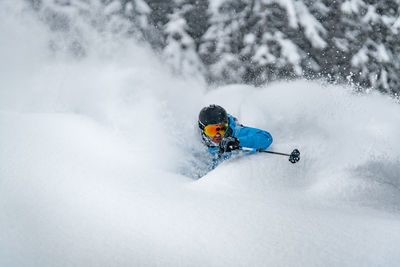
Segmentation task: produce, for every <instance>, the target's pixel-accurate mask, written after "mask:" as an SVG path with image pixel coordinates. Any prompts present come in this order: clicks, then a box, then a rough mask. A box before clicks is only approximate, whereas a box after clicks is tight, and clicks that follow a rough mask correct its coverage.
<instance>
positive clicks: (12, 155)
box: [0, 1, 400, 266]
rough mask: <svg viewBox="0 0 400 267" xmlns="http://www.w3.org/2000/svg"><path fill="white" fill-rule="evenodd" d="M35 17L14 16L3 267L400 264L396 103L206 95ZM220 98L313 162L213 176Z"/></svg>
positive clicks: (280, 87) (7, 34)
mask: <svg viewBox="0 0 400 267" xmlns="http://www.w3.org/2000/svg"><path fill="white" fill-rule="evenodd" d="M24 8H25V7H24V5H23V4H22V3H19V2H13V1H3V2H2V4H1V8H0V10H1V12H2V14H1V16H0V32H1V33H2V36H1V43H2V44H3V45H2V46H1V49H0V56H1V58H2V60H1V61H0V70H1V73H0V80H1V81H2V85H1V89H0V125H1V129H0V140H1V143H0V148H1V149H0V160H1V165H0V211H1V212H0V227H1V229H2V230H1V231H0V265H1V266H277V265H279V266H293V265H298V266H355V265H357V266H377V265H385V266H394V265H396V264H397V263H398V262H399V261H400V256H399V255H400V248H399V246H398V244H399V241H400V194H399V192H400V181H399V178H400V164H399V161H400V144H399V142H398V136H400V126H399V125H400V106H399V105H398V104H397V103H395V101H394V100H393V99H391V98H389V97H387V96H383V95H380V94H378V93H369V94H357V93H355V92H354V91H352V90H351V89H350V88H343V87H339V86H331V85H324V84H321V83H317V82H306V81H296V82H282V83H275V84H271V85H268V86H266V87H264V88H253V87H249V86H244V85H232V86H226V87H222V88H217V89H214V90H206V88H205V86H204V84H203V83H202V82H201V81H197V80H181V79H179V78H176V77H172V76H171V75H170V74H169V72H168V70H167V68H166V67H165V66H163V65H162V63H160V62H159V61H157V59H156V58H154V56H153V55H152V54H151V52H150V50H149V49H147V48H145V47H142V46H139V45H137V44H135V43H133V42H131V41H129V40H125V39H122V40H117V41H110V40H109V39H108V41H107V42H106V41H105V40H104V39H102V36H101V35H99V36H97V35H96V33H95V32H94V30H93V32H90V33H91V34H93V35H96V36H97V37H96V38H98V39H96V38H94V40H95V41H93V43H92V44H91V45H90V46H89V48H90V50H89V51H90V53H88V54H87V55H86V56H85V57H83V58H80V59H79V60H77V59H74V58H71V57H70V56H68V55H67V54H66V53H63V52H56V53H55V52H54V51H53V52H51V50H49V40H50V39H52V38H53V37H54V34H55V33H53V32H50V31H49V30H48V29H47V27H46V25H44V24H42V23H41V22H39V21H38V20H37V19H36V17H35V16H33V15H32V14H31V13H30V11H29V9H28V10H27V9H24ZM86 30H88V31H89V30H90V28H89V29H86ZM96 40H97V41H96ZM105 48H106V49H105ZM210 103H218V104H220V105H222V106H224V107H225V108H226V109H227V110H228V111H229V113H231V114H233V115H235V116H237V117H238V118H239V119H240V121H241V122H242V123H244V124H245V125H250V126H254V127H259V128H262V129H266V130H268V131H269V132H270V133H271V134H272V135H273V137H274V143H273V146H272V147H271V149H272V150H276V151H283V152H288V151H291V149H293V148H294V147H297V148H299V149H300V151H301V152H302V159H301V161H300V162H299V163H297V164H295V165H292V164H290V163H289V162H288V160H287V159H286V158H284V157H280V156H276V155H264V154H263V155H261V154H254V155H249V156H246V157H239V158H234V159H231V160H228V161H226V162H224V163H222V164H221V165H220V166H219V167H218V168H217V169H215V170H213V171H211V172H209V173H207V171H206V164H207V160H206V159H207V152H206V151H205V149H204V148H203V147H202V145H201V143H200V139H199V136H198V133H197V129H196V120H197V114H198V111H199V110H200V109H201V107H203V106H204V105H207V104H210ZM200 176H202V178H201V179H198V177H200Z"/></svg>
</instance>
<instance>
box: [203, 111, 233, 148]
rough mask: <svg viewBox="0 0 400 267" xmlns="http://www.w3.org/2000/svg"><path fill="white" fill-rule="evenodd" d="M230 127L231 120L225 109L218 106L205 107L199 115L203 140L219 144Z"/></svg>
mask: <svg viewBox="0 0 400 267" xmlns="http://www.w3.org/2000/svg"><path fill="white" fill-rule="evenodd" d="M228 127H229V118H228V114H227V113H226V111H225V109H224V108H223V107H221V106H218V105H209V106H208V107H204V108H203V109H202V110H201V111H200V113H199V128H200V130H201V133H202V138H203V140H204V141H205V142H206V143H207V144H209V140H210V141H212V142H213V143H215V144H219V143H220V142H221V140H222V138H223V137H224V135H225V134H226V132H227V130H228Z"/></svg>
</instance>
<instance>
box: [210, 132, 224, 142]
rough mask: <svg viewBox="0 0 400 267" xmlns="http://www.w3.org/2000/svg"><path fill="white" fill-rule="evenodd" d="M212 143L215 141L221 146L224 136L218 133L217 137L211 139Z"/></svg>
mask: <svg viewBox="0 0 400 267" xmlns="http://www.w3.org/2000/svg"><path fill="white" fill-rule="evenodd" d="M210 138H211V141H213V142H214V143H216V144H219V143H220V142H221V140H222V135H220V134H219V133H217V134H216V135H215V136H213V137H210Z"/></svg>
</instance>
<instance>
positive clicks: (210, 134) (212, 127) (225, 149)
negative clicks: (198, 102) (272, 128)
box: [198, 105, 272, 168]
mask: <svg viewBox="0 0 400 267" xmlns="http://www.w3.org/2000/svg"><path fill="white" fill-rule="evenodd" d="M198 123H199V128H200V132H201V137H202V140H203V143H204V144H205V145H206V146H207V147H208V150H209V152H210V153H211V154H212V155H213V166H212V168H215V167H216V166H217V165H218V163H219V162H221V161H222V160H224V159H227V158H230V157H231V155H232V151H233V150H238V149H240V148H241V147H248V148H255V149H266V148H267V147H269V146H270V145H271V143H272V136H271V134H270V133H268V132H267V131H263V130H260V129H256V128H251V127H246V126H243V125H242V124H240V123H239V122H238V120H237V119H236V118H235V117H233V116H232V115H230V114H228V113H227V112H226V111H225V109H224V108H222V107H221V106H218V105H210V106H208V107H204V108H203V109H202V110H201V111H200V114H199V121H198Z"/></svg>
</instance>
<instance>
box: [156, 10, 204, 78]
mask: <svg viewBox="0 0 400 267" xmlns="http://www.w3.org/2000/svg"><path fill="white" fill-rule="evenodd" d="M190 8H191V6H190V5H184V4H183V5H177V7H176V10H175V11H174V12H173V13H172V14H171V15H169V21H168V23H167V24H166V25H165V30H164V33H165V35H166V46H165V47H164V49H163V57H164V58H165V59H166V62H167V63H169V64H170V66H171V67H172V69H173V71H174V72H175V73H177V74H184V75H191V76H199V77H200V76H202V73H203V72H204V70H203V63H202V61H201V60H200V58H199V56H198V53H197V48H196V43H195V41H194V40H193V38H192V37H191V36H190V35H189V33H188V30H189V26H188V23H187V21H186V19H185V17H184V15H185V13H186V12H187V11H188V9H190Z"/></svg>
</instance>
